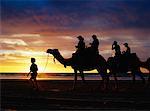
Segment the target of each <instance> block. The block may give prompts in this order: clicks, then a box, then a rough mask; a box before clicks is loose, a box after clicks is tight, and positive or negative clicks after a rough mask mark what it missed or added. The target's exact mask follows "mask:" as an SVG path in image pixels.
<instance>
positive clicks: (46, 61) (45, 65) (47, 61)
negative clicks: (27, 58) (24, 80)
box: [43, 53, 49, 72]
mask: <svg viewBox="0 0 150 111" xmlns="http://www.w3.org/2000/svg"><path fill="white" fill-rule="evenodd" d="M48 58H49V53H48V55H47V59H46V64H45V67H44V70H43V72H45V69H46V67H47V64H48Z"/></svg>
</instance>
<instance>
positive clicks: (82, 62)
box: [47, 49, 109, 89]
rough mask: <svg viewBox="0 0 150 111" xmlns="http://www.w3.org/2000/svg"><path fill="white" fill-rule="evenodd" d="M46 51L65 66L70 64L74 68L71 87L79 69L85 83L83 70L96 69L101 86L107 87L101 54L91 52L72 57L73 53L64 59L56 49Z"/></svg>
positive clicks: (104, 64)
mask: <svg viewBox="0 0 150 111" xmlns="http://www.w3.org/2000/svg"><path fill="white" fill-rule="evenodd" d="M47 53H50V54H52V55H53V56H54V58H56V59H57V60H58V61H59V62H60V63H61V64H63V65H64V66H65V67H66V66H71V67H72V68H73V70H74V84H73V89H74V88H75V85H76V81H77V73H78V71H79V73H80V76H81V78H82V81H83V82H84V83H85V79H84V71H90V70H94V69H96V70H97V71H98V73H99V74H100V75H101V77H102V81H103V87H104V88H107V83H108V82H107V81H108V79H109V78H108V76H107V63H106V60H105V59H104V57H102V56H101V55H99V54H98V55H96V56H95V55H94V56H92V55H91V54H89V55H88V54H87V53H85V54H84V55H83V56H81V57H76V56H75V57H74V54H73V56H72V57H71V58H67V59H65V58H64V57H63V56H62V55H61V54H60V52H59V50H58V49H48V50H47Z"/></svg>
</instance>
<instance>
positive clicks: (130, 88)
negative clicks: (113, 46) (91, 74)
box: [1, 79, 150, 110]
mask: <svg viewBox="0 0 150 111" xmlns="http://www.w3.org/2000/svg"><path fill="white" fill-rule="evenodd" d="M38 85H39V90H35V89H33V88H32V86H31V84H30V83H29V81H28V80H27V79H1V109H2V110H73V109H76V110H87V109H91V110H103V109H107V110H109V109H111V110H112V109H114V110H136V109H140V110H149V109H150V88H149V87H148V86H147V85H143V84H142V81H140V80H138V81H136V82H135V84H132V81H131V80H122V81H119V89H118V90H116V89H115V88H114V81H113V80H112V81H110V85H109V88H108V90H104V89H103V88H102V81H100V80H88V81H86V84H84V83H82V81H80V80H79V81H77V86H76V88H75V89H74V90H72V86H73V80H38Z"/></svg>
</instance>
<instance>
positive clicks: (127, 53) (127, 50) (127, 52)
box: [122, 43, 131, 55]
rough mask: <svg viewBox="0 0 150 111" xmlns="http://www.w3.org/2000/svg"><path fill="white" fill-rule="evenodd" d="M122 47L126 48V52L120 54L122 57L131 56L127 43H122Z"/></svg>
mask: <svg viewBox="0 0 150 111" xmlns="http://www.w3.org/2000/svg"><path fill="white" fill-rule="evenodd" d="M123 45H124V46H125V47H126V51H123V52H122V53H123V54H124V55H130V54H131V50H130V47H129V46H128V43H124V44H123Z"/></svg>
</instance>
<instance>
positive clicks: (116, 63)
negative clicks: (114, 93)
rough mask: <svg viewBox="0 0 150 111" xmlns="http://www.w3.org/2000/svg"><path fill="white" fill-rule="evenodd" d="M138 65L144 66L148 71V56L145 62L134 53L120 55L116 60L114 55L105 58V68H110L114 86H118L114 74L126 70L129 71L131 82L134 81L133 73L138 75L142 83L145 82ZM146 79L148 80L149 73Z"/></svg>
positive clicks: (149, 67) (149, 68)
mask: <svg viewBox="0 0 150 111" xmlns="http://www.w3.org/2000/svg"><path fill="white" fill-rule="evenodd" d="M140 67H143V68H146V69H148V70H149V72H150V58H149V59H147V61H146V62H141V61H140V59H139V58H138V57H137V55H136V53H132V54H130V55H128V56H124V55H121V56H120V58H118V59H117V60H116V59H115V57H109V58H108V60H107V68H108V69H109V70H110V74H112V75H113V76H114V80H115V88H118V80H117V76H116V74H117V73H127V72H128V71H131V74H132V77H133V83H135V75H137V76H139V77H140V78H141V79H142V81H143V83H145V79H144V77H143V75H142V72H141V71H140ZM148 80H149V81H150V75H149V79H148Z"/></svg>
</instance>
